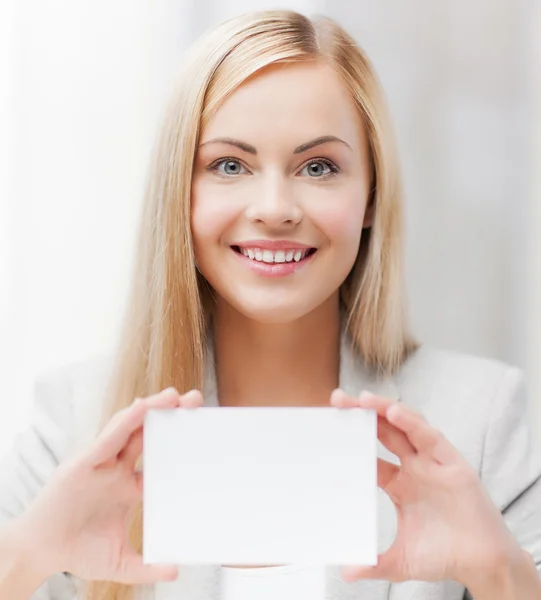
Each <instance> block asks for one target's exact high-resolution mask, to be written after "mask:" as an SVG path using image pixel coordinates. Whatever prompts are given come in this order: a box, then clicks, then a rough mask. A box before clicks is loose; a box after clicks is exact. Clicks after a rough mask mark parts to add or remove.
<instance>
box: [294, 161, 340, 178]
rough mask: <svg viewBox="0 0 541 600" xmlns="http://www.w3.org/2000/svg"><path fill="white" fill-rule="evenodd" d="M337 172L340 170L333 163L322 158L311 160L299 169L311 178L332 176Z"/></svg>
mask: <svg viewBox="0 0 541 600" xmlns="http://www.w3.org/2000/svg"><path fill="white" fill-rule="evenodd" d="M305 172H306V173H305ZM339 172H340V170H339V169H338V167H337V166H336V165H335V164H334V163H332V162H331V161H327V160H322V159H318V160H311V161H310V162H309V163H307V164H306V165H305V166H304V167H303V168H302V170H301V174H303V173H304V174H305V175H307V176H308V177H311V178H313V179H324V178H327V177H332V176H333V175H336V174H337V173H339Z"/></svg>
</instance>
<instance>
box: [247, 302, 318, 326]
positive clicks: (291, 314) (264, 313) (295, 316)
mask: <svg viewBox="0 0 541 600" xmlns="http://www.w3.org/2000/svg"><path fill="white" fill-rule="evenodd" d="M236 310H237V311H238V312H239V313H240V314H241V315H243V316H244V317H246V318H247V319H250V320H251V321H255V322H257V323H263V324H265V325H287V324H288V323H293V322H294V321H297V320H299V319H301V318H302V317H304V316H305V315H306V314H307V313H308V312H309V311H307V310H306V309H302V308H300V307H293V306H288V307H286V306H276V305H275V306H268V307H262V306H258V307H257V308H255V307H241V306H237V307H236Z"/></svg>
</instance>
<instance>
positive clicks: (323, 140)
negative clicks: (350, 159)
mask: <svg viewBox="0 0 541 600" xmlns="http://www.w3.org/2000/svg"><path fill="white" fill-rule="evenodd" d="M329 142H338V143H340V144H344V145H345V146H347V147H348V148H349V149H350V150H353V148H352V147H351V146H350V145H349V144H348V143H347V142H345V141H344V140H342V139H340V138H339V137H336V136H335V135H322V136H320V137H318V138H316V139H314V140H311V141H310V142H306V143H305V144H301V145H300V146H297V148H295V150H293V154H302V153H303V152H306V151H307V150H311V149H312V148H315V147H316V146H321V144H327V143H329ZM207 144H229V145H230V146H236V147H237V148H240V149H241V150H242V151H244V152H248V153H249V154H257V150H256V149H255V147H254V146H251V145H250V144H246V143H245V142H241V141H240V140H235V139H234V138H227V137H222V138H215V139H213V140H209V141H208V142H204V143H203V144H201V146H199V147H200V148H202V147H203V146H206V145H207Z"/></svg>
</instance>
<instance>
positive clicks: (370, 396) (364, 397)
mask: <svg viewBox="0 0 541 600" xmlns="http://www.w3.org/2000/svg"><path fill="white" fill-rule="evenodd" d="M373 398H377V396H376V394H373V393H372V392H369V391H368V390H363V391H362V392H361V393H360V394H359V400H372V399H373Z"/></svg>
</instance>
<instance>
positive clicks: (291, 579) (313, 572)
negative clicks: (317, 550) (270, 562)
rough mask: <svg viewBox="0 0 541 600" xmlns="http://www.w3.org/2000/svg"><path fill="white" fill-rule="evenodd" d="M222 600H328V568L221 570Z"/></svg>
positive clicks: (285, 567)
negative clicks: (326, 569) (326, 594)
mask: <svg viewBox="0 0 541 600" xmlns="http://www.w3.org/2000/svg"><path fill="white" fill-rule="evenodd" d="M220 586H221V596H220V599H221V600H324V599H325V567H320V566H306V565H283V566H279V567H255V568H236V567H222V569H221V581H220Z"/></svg>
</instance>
